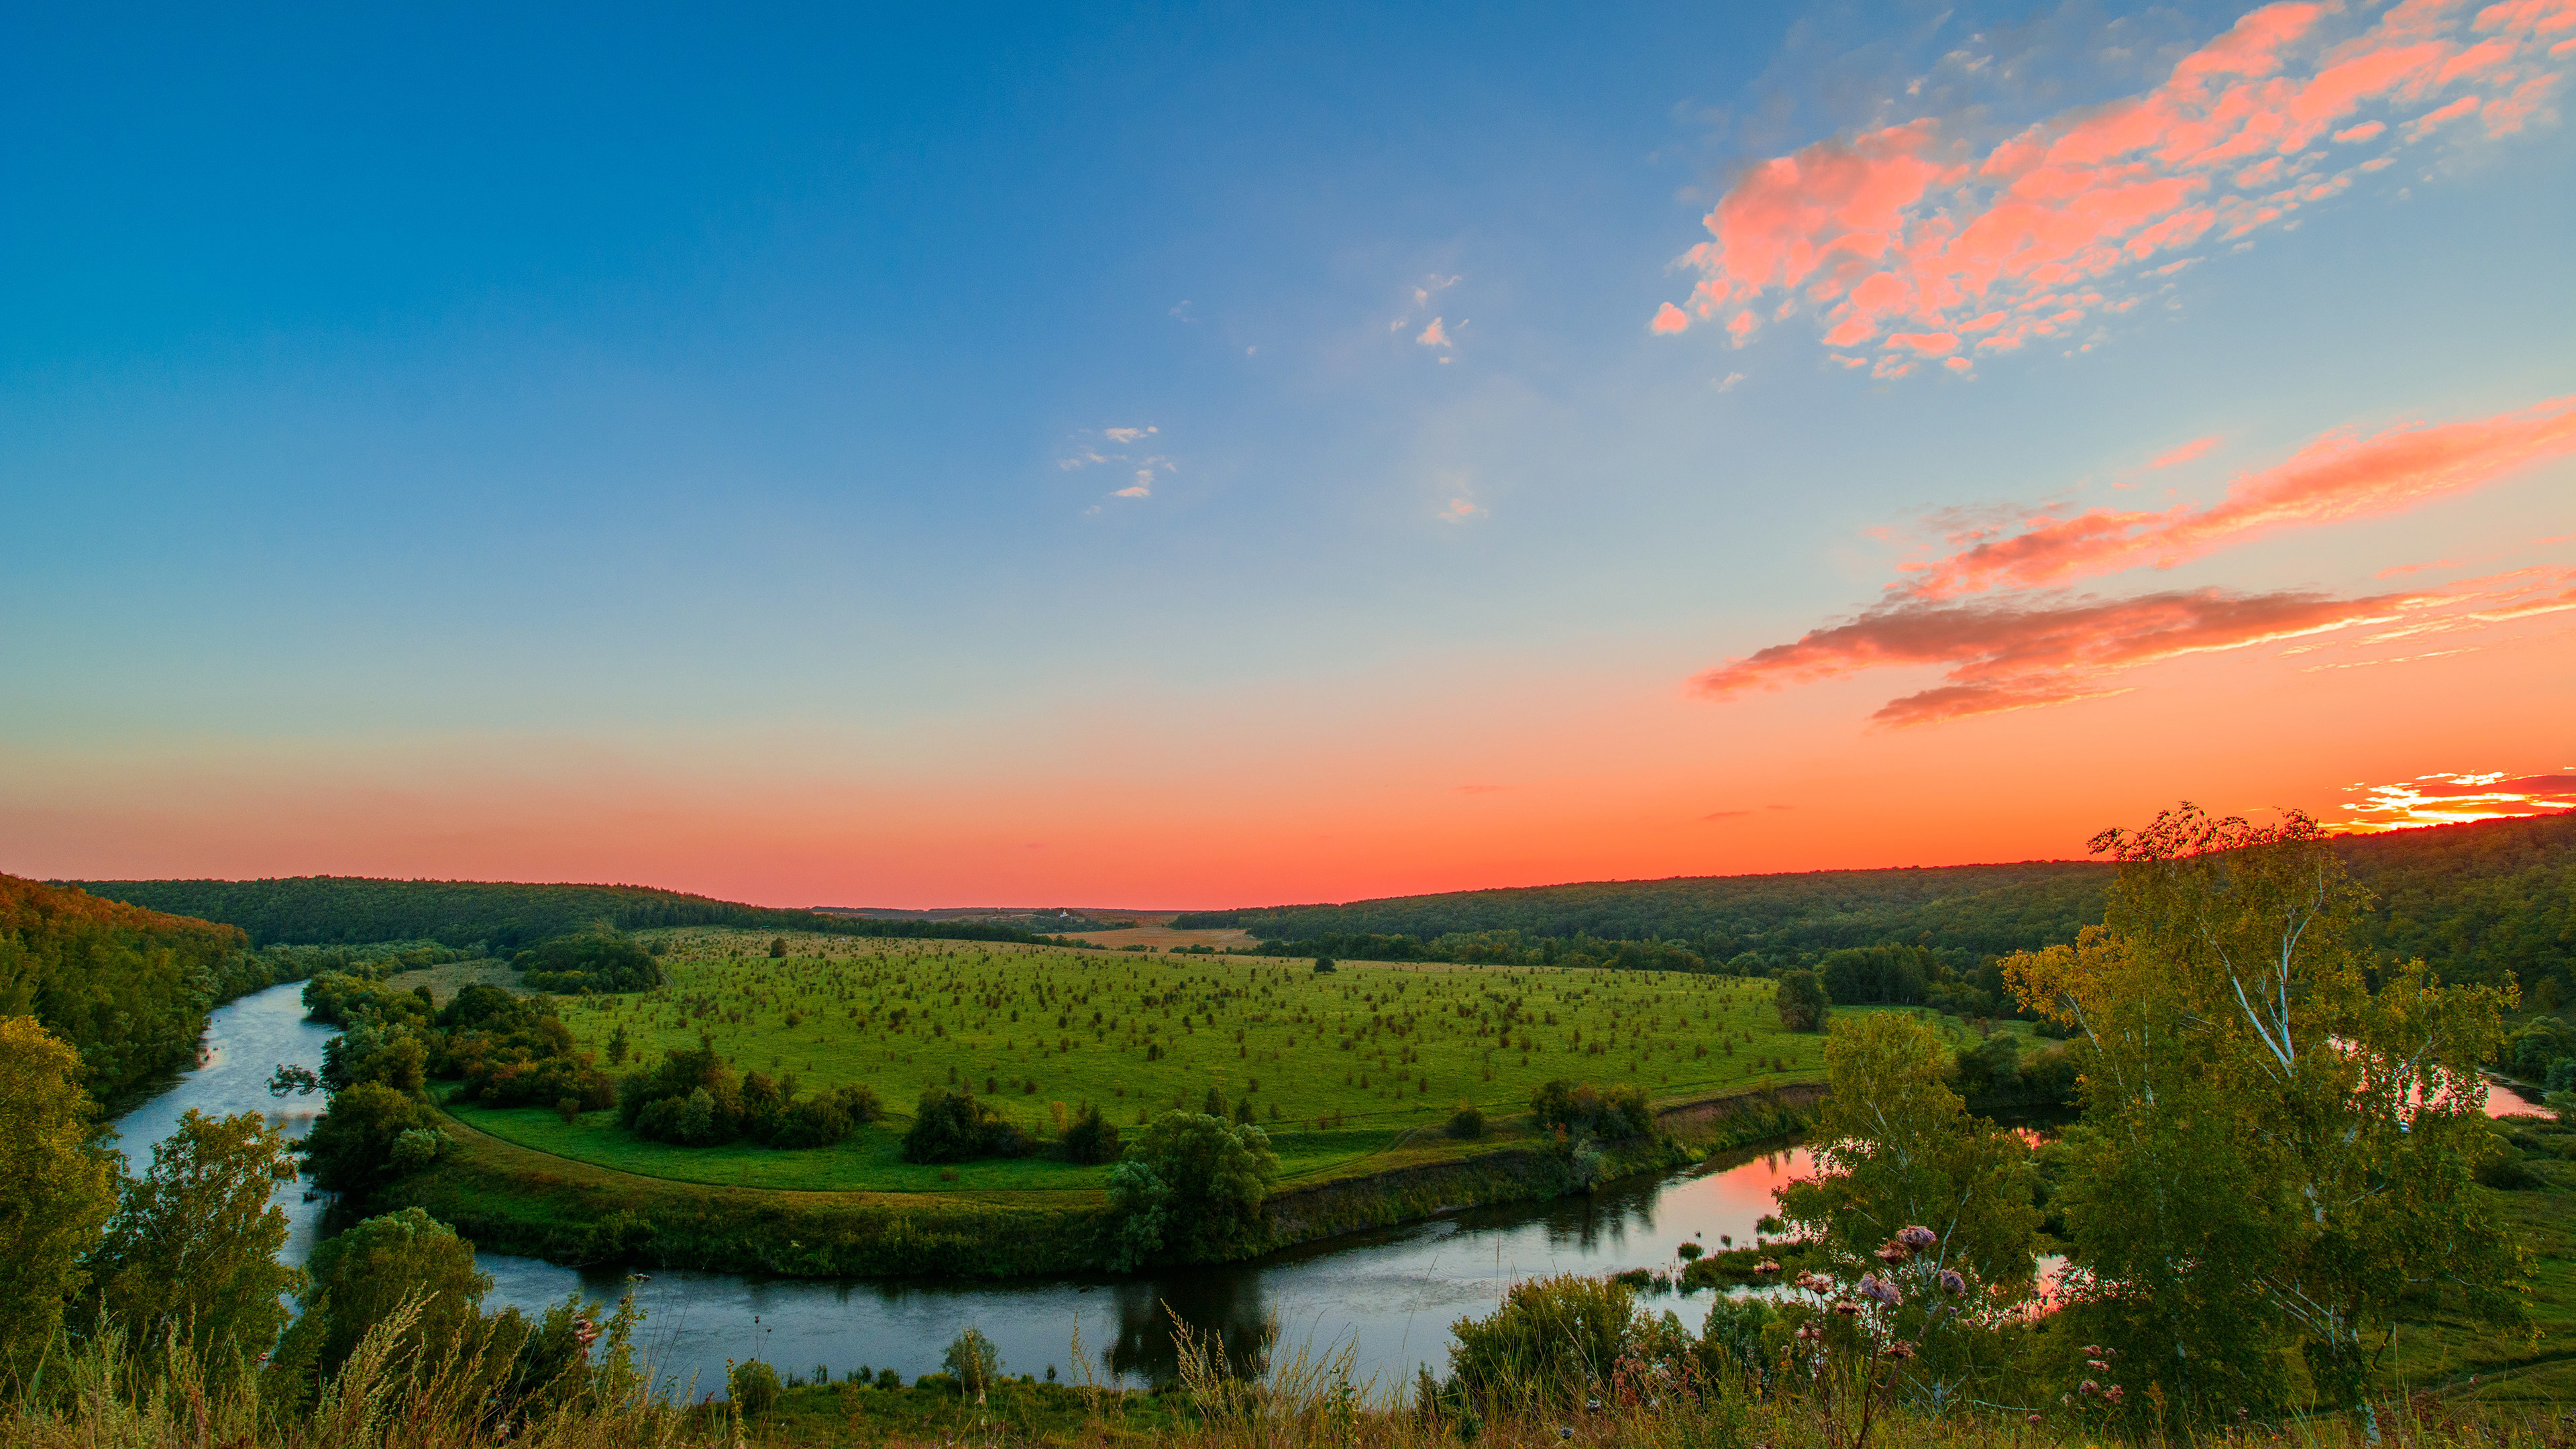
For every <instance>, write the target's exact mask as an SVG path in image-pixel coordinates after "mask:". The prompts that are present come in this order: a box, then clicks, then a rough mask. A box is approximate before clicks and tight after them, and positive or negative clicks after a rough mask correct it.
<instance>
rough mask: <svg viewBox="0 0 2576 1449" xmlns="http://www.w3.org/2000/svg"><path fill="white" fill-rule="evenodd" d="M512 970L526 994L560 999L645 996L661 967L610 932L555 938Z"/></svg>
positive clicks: (657, 981) (624, 938)
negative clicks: (616, 993)
mask: <svg viewBox="0 0 2576 1449" xmlns="http://www.w3.org/2000/svg"><path fill="white" fill-rule="evenodd" d="M771 954H773V955H776V954H779V952H778V951H777V950H776V949H773V950H772V952H771ZM518 964H519V969H520V971H521V972H522V973H523V974H522V976H521V977H520V981H521V983H522V984H524V985H526V986H527V987H528V988H529V989H531V990H534V991H552V992H557V993H560V994H562V995H566V996H583V995H588V994H590V993H592V992H614V991H650V990H652V989H653V988H654V987H656V986H659V985H661V984H662V965H661V963H660V962H658V961H656V960H654V959H653V956H652V953H651V952H648V951H646V950H645V949H644V948H643V947H641V946H639V945H636V944H635V942H634V940H633V939H632V938H631V937H627V936H621V935H617V934H615V933H613V932H600V931H586V932H583V933H582V934H580V935H577V936H558V937H556V938H555V939H553V940H551V941H548V942H545V943H544V944H542V945H540V946H538V947H537V949H536V950H535V951H534V952H533V953H526V954H523V955H522V957H521V958H520V960H519V963H518Z"/></svg>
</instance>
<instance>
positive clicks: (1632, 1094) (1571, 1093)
mask: <svg viewBox="0 0 2576 1449" xmlns="http://www.w3.org/2000/svg"><path fill="white" fill-rule="evenodd" d="M1530 1110H1531V1111H1532V1112H1533V1113H1535V1114H1537V1117H1538V1125H1540V1126H1541V1127H1562V1128H1564V1129H1566V1130H1567V1131H1569V1132H1585V1133H1589V1134H1591V1135H1592V1136H1595V1137H1607V1138H1614V1139H1616V1138H1626V1137H1642V1136H1645V1135H1646V1134H1647V1133H1649V1132H1651V1131H1653V1130H1654V1125H1655V1114H1654V1111H1653V1109H1652V1108H1649V1107H1648V1106H1647V1105H1646V1092H1645V1089H1644V1088H1642V1087H1631V1086H1613V1087H1608V1088H1602V1087H1595V1086H1593V1085H1592V1084H1591V1083H1590V1082H1584V1083H1581V1084H1579V1085H1578V1084H1576V1083H1573V1082H1569V1081H1567V1080H1565V1079H1564V1078H1563V1077H1559V1078H1557V1079H1556V1080H1554V1081H1552V1082H1549V1083H1547V1084H1546V1085H1544V1086H1542V1087H1540V1088H1539V1089H1538V1090H1537V1091H1536V1092H1534V1093H1532V1094H1531V1095H1530Z"/></svg>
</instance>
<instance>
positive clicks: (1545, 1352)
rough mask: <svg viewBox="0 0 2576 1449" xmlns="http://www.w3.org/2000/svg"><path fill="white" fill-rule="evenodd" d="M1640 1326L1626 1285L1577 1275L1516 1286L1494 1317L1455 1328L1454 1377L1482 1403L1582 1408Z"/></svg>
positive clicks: (1465, 1321)
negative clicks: (1527, 1400) (1588, 1391)
mask: <svg viewBox="0 0 2576 1449" xmlns="http://www.w3.org/2000/svg"><path fill="white" fill-rule="evenodd" d="M1635 1320H1636V1296H1635V1295H1634V1294H1633V1293H1631V1292H1630V1291H1629V1289H1628V1287H1627V1285H1625V1284H1622V1283H1616V1282H1611V1281H1608V1280H1605V1279H1600V1278H1584V1277H1578V1276H1576V1275H1574V1274H1571V1273H1568V1274H1564V1275H1561V1276H1559V1277H1555V1278H1539V1279H1533V1280H1531V1281H1529V1282H1526V1283H1515V1284H1513V1285H1512V1288H1511V1291H1510V1292H1509V1293H1508V1294H1506V1295H1505V1296H1504V1299H1503V1303H1502V1306H1501V1307H1500V1308H1497V1309H1495V1310H1494V1314H1493V1316H1492V1317H1490V1318H1487V1319H1484V1320H1482V1321H1479V1320H1476V1319H1472V1318H1462V1319H1459V1320H1458V1321H1457V1322H1456V1323H1454V1324H1452V1325H1450V1329H1449V1332H1450V1335H1451V1337H1453V1338H1454V1339H1455V1340H1456V1342H1455V1343H1453V1344H1452V1345H1451V1346H1450V1349H1449V1368H1450V1372H1451V1373H1452V1374H1453V1375H1454V1376H1455V1377H1456V1378H1457V1380H1458V1383H1459V1385H1460V1387H1461V1388H1463V1389H1464V1390H1465V1391H1466V1393H1467V1396H1468V1398H1469V1399H1470V1400H1471V1401H1473V1402H1477V1403H1493V1402H1496V1401H1510V1400H1514V1399H1521V1398H1524V1397H1527V1398H1532V1399H1536V1400H1538V1401H1540V1402H1544V1403H1565V1402H1569V1401H1573V1400H1577V1399H1579V1398H1580V1397H1581V1396H1582V1394H1583V1393H1584V1391H1585V1389H1586V1388H1587V1386H1589V1385H1592V1384H1600V1383H1607V1382H1609V1381H1610V1378H1611V1374H1612V1372H1613V1370H1614V1369H1615V1368H1616V1367H1617V1365H1618V1363H1619V1359H1620V1355H1621V1353H1622V1351H1623V1350H1625V1349H1626V1348H1627V1347H1628V1341H1629V1337H1630V1335H1631V1333H1632V1332H1633V1330H1634V1326H1635Z"/></svg>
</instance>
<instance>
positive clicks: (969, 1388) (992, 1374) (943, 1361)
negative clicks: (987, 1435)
mask: <svg viewBox="0 0 2576 1449" xmlns="http://www.w3.org/2000/svg"><path fill="white" fill-rule="evenodd" d="M939 1366H940V1367H941V1368H942V1369H944V1370H946V1371H947V1373H948V1376H949V1377H950V1378H953V1379H955V1380H956V1381H957V1387H958V1389H959V1390H960V1391H961V1392H964V1393H969V1394H973V1395H976V1396H977V1397H979V1398H980V1397H982V1396H983V1394H984V1391H985V1390H987V1389H989V1388H991V1387H992V1386H993V1383H994V1381H995V1380H997V1379H999V1378H1000V1377H1001V1376H1002V1351H1001V1350H1000V1349H998V1348H995V1347H994V1346H993V1340H991V1339H989V1338H986V1337H985V1336H984V1333H983V1330H981V1329H976V1328H969V1329H967V1330H966V1331H965V1332H964V1333H961V1334H959V1335H957V1337H956V1338H954V1339H952V1340H950V1342H949V1344H948V1349H947V1351H946V1352H945V1353H942V1354H941V1355H940V1356H939Z"/></svg>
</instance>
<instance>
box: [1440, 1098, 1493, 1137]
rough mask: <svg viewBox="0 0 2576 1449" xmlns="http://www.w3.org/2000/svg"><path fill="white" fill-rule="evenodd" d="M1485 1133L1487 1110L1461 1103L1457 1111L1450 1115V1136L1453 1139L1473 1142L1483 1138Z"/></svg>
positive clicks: (1469, 1103) (1468, 1103)
mask: <svg viewBox="0 0 2576 1449" xmlns="http://www.w3.org/2000/svg"><path fill="white" fill-rule="evenodd" d="M1485 1131H1486V1127H1485V1110H1484V1109H1483V1108H1482V1107H1479V1106H1477V1105H1476V1104H1475V1103H1473V1102H1461V1103H1459V1104H1458V1107H1457V1110H1456V1111H1453V1112H1451V1113H1450V1114H1449V1135H1450V1136H1452V1137H1455V1138H1458V1139H1459V1140H1461V1141H1464V1142H1473V1141H1476V1140H1478V1139H1480V1138H1482V1137H1483V1136H1484V1135H1485Z"/></svg>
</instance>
